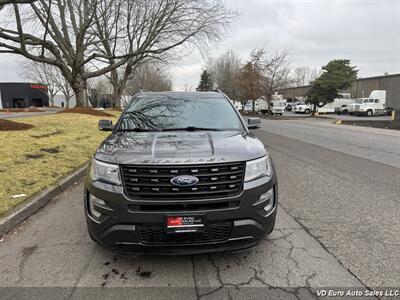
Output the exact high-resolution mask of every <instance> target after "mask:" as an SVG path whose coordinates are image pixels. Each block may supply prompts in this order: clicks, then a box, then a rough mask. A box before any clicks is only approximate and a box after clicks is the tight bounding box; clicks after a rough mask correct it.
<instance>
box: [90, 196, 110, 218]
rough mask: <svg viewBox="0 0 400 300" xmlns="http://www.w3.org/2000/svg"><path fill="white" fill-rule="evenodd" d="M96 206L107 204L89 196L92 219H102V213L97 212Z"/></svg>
mask: <svg viewBox="0 0 400 300" xmlns="http://www.w3.org/2000/svg"><path fill="white" fill-rule="evenodd" d="M95 204H96V205H99V206H106V203H105V202H104V200H101V199H99V198H97V197H95V196H93V195H92V194H89V213H90V215H91V216H92V217H95V218H96V219H98V218H100V217H101V213H100V212H99V211H97V210H96V208H95Z"/></svg>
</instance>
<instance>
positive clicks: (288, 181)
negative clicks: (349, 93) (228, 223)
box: [0, 120, 400, 299]
mask: <svg viewBox="0 0 400 300" xmlns="http://www.w3.org/2000/svg"><path fill="white" fill-rule="evenodd" d="M319 122H321V121H316V123H314V121H304V120H297V121H295V120H293V121H275V120H262V128H261V129H260V130H257V131H255V133H256V135H257V136H258V137H259V138H260V139H261V140H262V141H263V142H264V143H265V144H267V145H268V146H269V147H270V150H271V155H272V157H273V159H274V162H275V165H276V167H277V170H278V176H279V184H280V191H279V193H280V195H279V196H280V206H279V208H278V216H277V226H276V228H275V230H274V232H273V233H272V234H271V235H270V236H268V237H265V238H264V240H262V241H261V243H260V244H259V245H258V247H256V248H255V249H253V250H249V251H244V252H240V253H223V254H212V255H195V256H177V257H164V256H138V257H131V258H125V257H119V256H116V255H114V254H113V253H112V252H111V251H109V250H106V249H104V248H102V247H99V246H97V245H96V244H94V243H93V242H91V241H90V239H89V236H88V235H87V231H86V225H85V220H84V212H83V204H82V192H83V183H82V182H77V184H76V185H75V186H74V187H72V188H70V189H69V190H67V191H65V192H64V193H63V194H61V195H60V196H59V197H57V198H56V199H55V200H54V201H53V202H51V203H50V204H49V205H48V206H47V207H45V208H44V209H42V210H41V211H39V212H38V213H37V214H35V215H34V216H32V217H31V218H30V219H28V220H27V221H26V222H24V223H23V224H22V225H21V226H19V227H18V228H17V229H16V230H15V231H13V232H12V233H10V234H8V235H7V236H5V237H4V238H3V239H2V240H1V242H0V258H1V262H2V263H1V265H0V273H1V276H0V287H3V288H1V289H0V298H1V297H12V296H14V297H18V298H21V297H22V296H24V295H26V296H27V299H29V297H32V293H37V294H38V295H40V296H43V295H46V296H48V297H47V298H49V297H51V298H60V297H61V298H62V297H64V298H76V299H79V298H81V297H83V296H85V297H88V298H93V299H95V298H96V299H97V298H98V297H105V295H108V296H110V297H114V298H116V297H126V296H127V295H130V296H131V295H132V293H135V295H137V298H141V297H142V298H144V299H146V297H145V294H146V296H147V297H148V299H151V298H161V299H170V298H177V297H181V298H184V299H200V298H204V299H215V298H217V299H221V298H234V299H243V298H248V299H265V297H267V296H270V297H274V298H276V297H280V298H281V299H310V298H311V297H312V296H313V295H312V293H315V292H316V290H315V289H321V288H332V289H340V290H342V289H343V288H355V287H359V288H361V290H365V289H366V287H370V288H373V287H383V286H385V287H390V286H393V287H396V286H398V283H399V282H400V263H399V262H400V248H399V247H398V246H399V245H400V237H399V234H398V232H400V203H399V198H398V197H397V196H396V195H400V184H399V178H400V164H399V163H398V161H399V158H400V145H399V139H397V135H396V133H389V134H380V133H379V132H380V131H379V130H378V131H374V130H373V129H369V130H368V131H365V130H367V129H365V128H364V129H363V130H364V131H361V130H357V129H354V128H352V129H350V127H340V126H336V127H334V125H330V124H326V123H323V124H325V125H322V123H319ZM6 287H8V288H6ZM21 287H22V288H21ZM23 287H25V288H26V287H36V289H24V288H23ZM113 287H125V289H121V288H118V289H113ZM4 295H5V296H4ZM149 295H150V296H149ZM314 295H315V294H314ZM369 298H370V297H369Z"/></svg>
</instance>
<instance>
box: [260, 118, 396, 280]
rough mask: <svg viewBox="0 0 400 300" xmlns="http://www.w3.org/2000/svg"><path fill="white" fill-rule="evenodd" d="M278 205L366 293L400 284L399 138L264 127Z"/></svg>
mask: <svg viewBox="0 0 400 300" xmlns="http://www.w3.org/2000/svg"><path fill="white" fill-rule="evenodd" d="M256 134H257V136H258V137H259V138H261V139H262V140H263V141H264V142H265V143H266V144H267V145H268V146H269V147H270V149H271V153H272V158H273V159H274V161H275V164H276V165H277V171H278V176H279V184H280V203H281V205H282V206H283V207H284V208H285V209H286V210H287V212H288V213H289V215H291V216H292V217H294V218H295V219H296V220H297V221H298V222H299V223H300V224H301V225H302V226H304V228H306V229H307V231H308V232H309V233H310V234H311V235H312V236H314V237H315V238H317V239H318V240H319V241H320V242H321V243H322V244H323V245H324V247H325V248H326V249H327V250H328V251H329V252H330V253H332V254H333V255H334V256H335V257H336V258H337V259H338V260H339V261H340V262H341V263H342V264H343V265H344V266H345V267H346V269H348V270H349V271H350V272H351V273H352V274H354V275H355V276H356V277H357V278H358V279H360V280H361V281H362V282H363V283H364V284H365V285H366V286H369V287H379V286H386V287H390V286H397V285H398V284H399V282H400V247H399V245H400V235H399V232H400V132H399V131H392V130H385V129H375V128H358V127H351V126H346V125H331V124H327V123H324V122H323V121H321V120H315V121H314V120H308V121H303V120H302V121H270V120H263V121H262V130H259V131H258V132H257V133H256Z"/></svg>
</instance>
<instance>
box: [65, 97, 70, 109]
mask: <svg viewBox="0 0 400 300" xmlns="http://www.w3.org/2000/svg"><path fill="white" fill-rule="evenodd" d="M69 100H70V97H67V96H65V108H66V109H68V108H69Z"/></svg>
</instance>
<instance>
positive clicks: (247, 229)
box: [85, 92, 278, 254]
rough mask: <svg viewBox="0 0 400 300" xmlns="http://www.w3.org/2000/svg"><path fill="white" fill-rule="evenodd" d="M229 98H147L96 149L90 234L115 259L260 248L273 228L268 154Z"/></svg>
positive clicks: (88, 195)
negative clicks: (116, 254) (264, 238)
mask: <svg viewBox="0 0 400 300" xmlns="http://www.w3.org/2000/svg"><path fill="white" fill-rule="evenodd" d="M259 126H260V119H258V118H249V119H247V122H245V121H244V120H243V119H242V117H241V116H240V114H239V113H238V112H237V111H236V109H235V107H234V106H233V105H232V104H231V102H230V101H229V99H228V98H227V97H226V95H224V94H223V93H221V92H190V93H189V92H159V93H158V92H154V93H153V92H141V93H138V94H137V95H135V96H134V97H133V99H132V100H131V101H130V103H129V104H128V105H127V107H126V108H125V110H124V112H123V113H122V115H121V117H120V118H119V120H118V122H117V123H116V124H115V126H113V125H112V123H111V121H108V120H102V121H100V122H99V129H100V130H110V131H112V133H111V135H110V136H109V137H107V138H106V139H105V141H104V142H103V143H102V144H101V145H100V147H99V148H98V149H97V151H96V153H95V154H94V157H93V159H92V161H91V165H90V168H89V170H90V171H89V172H88V175H87V178H86V185H85V212H86V220H87V225H88V230H89V234H90V236H91V238H92V239H93V240H94V241H96V242H98V243H99V244H101V245H104V246H106V247H108V248H111V249H113V250H114V251H116V252H117V253H122V254H131V253H161V254H193V253H203V252H214V251H226V250H240V249H245V248H249V247H252V246H254V245H256V244H257V242H258V241H260V239H261V238H262V237H263V236H264V235H265V234H268V233H270V232H271V231H272V230H273V228H274V225H275V216H276V210H277V200H278V189H277V178H276V173H275V169H274V166H273V164H272V162H271V159H270V156H269V153H268V150H267V149H266V148H265V147H264V145H263V144H262V143H261V142H260V141H259V140H258V139H257V138H256V137H255V136H254V135H253V134H252V133H251V132H249V129H254V128H258V127H259Z"/></svg>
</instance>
